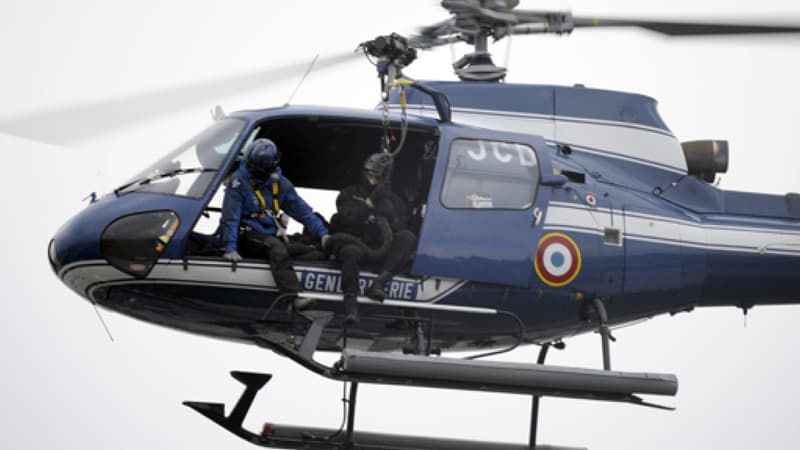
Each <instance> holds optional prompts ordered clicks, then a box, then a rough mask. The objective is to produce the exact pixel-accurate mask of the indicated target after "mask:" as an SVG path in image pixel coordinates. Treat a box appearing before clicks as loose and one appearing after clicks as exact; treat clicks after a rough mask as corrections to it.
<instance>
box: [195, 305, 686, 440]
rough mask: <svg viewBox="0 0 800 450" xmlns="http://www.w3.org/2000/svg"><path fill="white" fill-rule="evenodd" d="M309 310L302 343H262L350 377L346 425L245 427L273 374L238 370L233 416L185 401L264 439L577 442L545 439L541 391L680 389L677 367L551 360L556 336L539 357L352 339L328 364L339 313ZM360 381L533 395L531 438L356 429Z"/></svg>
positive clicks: (603, 395) (569, 394)
mask: <svg viewBox="0 0 800 450" xmlns="http://www.w3.org/2000/svg"><path fill="white" fill-rule="evenodd" d="M307 314H308V318H309V320H310V321H311V322H312V325H311V327H310V329H309V332H308V333H307V334H306V336H305V338H304V342H302V343H301V345H300V346H299V348H297V349H295V348H290V347H287V346H285V345H283V344H281V343H278V342H274V341H271V340H269V339H263V338H259V339H258V340H257V342H256V343H257V344H258V345H259V346H262V347H266V348H268V349H270V350H272V351H274V352H275V353H278V354H279V355H281V356H285V357H287V358H289V359H291V360H292V361H294V362H296V363H298V364H300V365H301V366H303V367H305V368H306V369H308V370H310V371H312V372H314V373H316V374H318V375H321V376H323V377H326V378H329V379H332V380H336V381H342V382H350V383H351V385H350V399H349V401H348V404H347V422H346V428H343V429H339V430H333V429H324V428H317V427H307V426H296V425H282V424H265V425H264V429H263V430H262V431H261V433H260V434H256V433H253V432H251V431H248V430H246V429H244V428H243V427H242V422H243V420H244V418H245V416H246V414H247V411H248V410H249V409H250V406H251V405H252V403H253V400H254V399H255V396H256V394H257V393H258V391H259V390H260V389H261V388H262V387H264V385H265V384H266V383H267V382H268V381H269V380H270V379H271V378H272V375H270V374H260V373H252V372H239V371H234V372H231V375H232V376H233V377H234V378H235V379H237V380H238V381H240V382H241V383H242V384H244V385H245V390H244V392H243V393H242V395H241V397H240V398H239V401H238V402H237V404H236V406H235V407H234V408H233V410H232V411H231V413H230V414H229V415H227V416H226V415H225V405H223V404H221V403H209V402H196V401H187V402H184V405H186V406H188V407H190V408H192V409H194V410H195V411H197V412H198V413H200V414H202V415H203V416H205V417H206V418H208V419H209V420H211V421H212V422H214V423H216V424H218V425H220V426H221V427H222V428H224V429H226V430H228V431H229V432H231V433H233V434H235V435H237V436H239V437H240V438H242V439H244V440H246V441H249V442H251V443H253V444H256V445H259V446H263V447H275V448H285V449H295V448H298V449H299V448H310V449H362V450H379V449H380V450H424V449H428V450H471V449H497V450H517V449H519V450H522V449H528V450H533V449H538V450H573V449H574V448H573V447H555V446H550V445H537V443H536V431H537V430H536V428H537V422H538V413H539V400H540V398H541V397H544V396H553V397H563V398H575V399H584V400H602V401H614V402H628V403H633V404H636V405H641V406H649V407H655V408H661V409H672V408H668V407H664V406H660V405H656V404H652V403H648V402H645V401H644V400H642V399H641V398H640V397H639V396H638V395H639V394H650V395H668V396H673V395H675V394H676V393H677V388H678V381H677V378H676V377H675V376H674V375H671V374H652V373H640V372H620V371H611V370H609V369H605V370H597V369H585V368H573V367H557V366H548V365H544V364H543V362H544V357H545V354H546V352H547V348H548V347H549V344H545V345H543V346H542V351H541V352H540V356H539V360H538V362H537V363H536V364H528V363H507V362H497V361H479V360H471V359H457V358H444V357H431V356H420V355H403V354H383V353H376V352H367V351H359V350H352V349H347V348H346V346H345V349H344V350H343V351H342V354H341V358H340V359H339V360H338V361H337V362H336V363H334V364H333V365H331V366H326V365H323V364H320V363H319V362H317V361H315V360H314V359H313V352H314V350H313V349H315V348H316V344H317V343H318V340H319V336H320V334H321V333H320V331H321V329H322V328H324V327H325V325H326V324H327V323H328V322H329V321H330V318H331V316H330V314H331V313H322V312H319V314H317V313H316V312H308V313H307ZM359 383H370V384H388V385H399V386H414V387H428V388H440V389H457V390H474V391H482V392H502V393H512V394H523V395H530V396H531V397H532V400H533V404H532V410H531V429H530V440H529V443H528V444H527V445H524V444H508V443H499V442H484V441H468V440H461V439H441V438H432V437H421V436H408V435H396V434H383V433H372V432H363V431H356V430H355V425H354V422H355V408H356V396H357V395H356V394H357V391H358V384H359Z"/></svg>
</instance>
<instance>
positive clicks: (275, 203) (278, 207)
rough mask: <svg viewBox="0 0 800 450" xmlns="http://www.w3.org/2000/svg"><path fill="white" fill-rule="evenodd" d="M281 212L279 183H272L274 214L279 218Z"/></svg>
mask: <svg viewBox="0 0 800 450" xmlns="http://www.w3.org/2000/svg"><path fill="white" fill-rule="evenodd" d="M280 211H281V205H280V203H278V182H277V181H275V182H273V183H272V212H274V213H275V215H276V216H277V215H278V213H279V212H280Z"/></svg>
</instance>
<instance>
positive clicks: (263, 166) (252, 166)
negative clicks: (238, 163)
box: [244, 139, 281, 180]
mask: <svg viewBox="0 0 800 450" xmlns="http://www.w3.org/2000/svg"><path fill="white" fill-rule="evenodd" d="M280 161H281V151H280V150H278V146H277V145H275V143H274V142H272V141H271V140H269V139H256V140H255V141H253V142H251V143H250V144H248V145H247V148H245V149H244V162H245V167H246V168H247V172H248V173H250V175H251V176H253V177H255V178H258V179H260V180H266V179H267V178H269V177H270V175H272V173H273V172H275V169H277V168H278V163H279V162H280Z"/></svg>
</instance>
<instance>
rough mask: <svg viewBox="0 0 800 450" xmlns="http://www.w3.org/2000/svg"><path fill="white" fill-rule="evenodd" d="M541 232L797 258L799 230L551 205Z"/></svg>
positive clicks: (559, 204) (557, 203)
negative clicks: (611, 234) (608, 234)
mask: <svg viewBox="0 0 800 450" xmlns="http://www.w3.org/2000/svg"><path fill="white" fill-rule="evenodd" d="M798 226H800V224H799V225H798ZM543 228H544V229H545V230H551V231H556V230H563V231H571V232H574V233H586V234H593V235H603V230H604V229H605V228H617V229H619V230H621V231H622V234H623V241H624V240H625V239H628V240H635V241H642V242H651V243H657V244H665V245H674V246H680V247H690V248H700V249H706V250H719V251H727V252H738V253H761V254H775V255H791V256H800V228H798V229H796V230H791V229H785V228H777V227H763V228H762V227H756V226H753V225H734V224H711V223H703V222H692V221H690V220H685V219H677V218H674V217H668V216H659V215H655V214H646V213H639V212H635V211H625V214H624V216H623V214H622V212H621V211H620V210H612V209H609V208H592V207H590V206H587V205H583V204H578V203H568V202H551V203H550V205H549V207H548V210H547V215H546V217H545V221H544V227H543Z"/></svg>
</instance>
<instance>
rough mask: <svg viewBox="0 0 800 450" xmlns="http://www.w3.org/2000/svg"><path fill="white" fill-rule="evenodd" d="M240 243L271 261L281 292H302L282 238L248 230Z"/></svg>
mask: <svg viewBox="0 0 800 450" xmlns="http://www.w3.org/2000/svg"><path fill="white" fill-rule="evenodd" d="M239 243H240V245H242V244H244V245H245V246H246V250H247V252H248V253H252V254H258V255H263V256H264V258H265V259H266V260H268V261H269V265H270V269H271V270H272V277H273V278H274V279H275V284H276V285H277V287H278V291H279V292H280V293H281V294H296V293H298V292H300V282H299V281H298V280H297V275H296V274H295V272H294V267H292V260H291V258H290V257H289V250H288V249H287V248H286V244H284V243H283V241H282V240H281V239H279V238H277V237H275V236H270V235H268V234H264V233H259V232H258V231H246V232H245V233H243V234H242V236H241V237H240V239H239Z"/></svg>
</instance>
